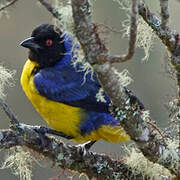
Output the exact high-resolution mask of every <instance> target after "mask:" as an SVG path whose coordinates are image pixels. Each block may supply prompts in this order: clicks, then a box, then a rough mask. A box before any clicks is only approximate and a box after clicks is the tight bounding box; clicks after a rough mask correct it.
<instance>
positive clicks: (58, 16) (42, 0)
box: [38, 0, 61, 21]
mask: <svg viewBox="0 0 180 180" xmlns="http://www.w3.org/2000/svg"><path fill="white" fill-rule="evenodd" d="M38 1H39V2H40V3H41V4H42V5H43V6H44V7H45V8H46V9H47V10H48V11H49V12H50V13H51V14H52V15H53V16H54V17H55V18H56V19H58V20H59V21H60V20H61V14H60V13H59V12H58V11H57V9H56V8H55V7H53V6H52V5H51V4H50V3H48V2H47V1H46V0H38Z"/></svg>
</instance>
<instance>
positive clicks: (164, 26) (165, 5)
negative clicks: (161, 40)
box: [160, 0, 169, 31]
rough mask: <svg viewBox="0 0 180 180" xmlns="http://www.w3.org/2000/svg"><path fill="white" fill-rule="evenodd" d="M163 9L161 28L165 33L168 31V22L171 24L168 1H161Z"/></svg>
mask: <svg viewBox="0 0 180 180" xmlns="http://www.w3.org/2000/svg"><path fill="white" fill-rule="evenodd" d="M160 7H161V22H162V23H161V27H162V29H163V30H164V31H168V22H169V9H168V0H160Z"/></svg>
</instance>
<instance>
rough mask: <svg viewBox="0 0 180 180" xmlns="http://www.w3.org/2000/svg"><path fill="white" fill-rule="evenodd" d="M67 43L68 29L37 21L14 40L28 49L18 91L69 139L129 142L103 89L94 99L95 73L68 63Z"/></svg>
mask: <svg viewBox="0 0 180 180" xmlns="http://www.w3.org/2000/svg"><path fill="white" fill-rule="evenodd" d="M73 43H74V41H73V38H72V37H71V36H70V35H69V33H67V32H65V31H63V30H61V29H60V28H58V27H57V26H55V25H51V24H41V25H39V26H37V27H36V28H35V29H34V30H33V31H32V34H31V37H30V38H27V39H25V40H24V41H22V42H21V43H20V45H21V46H23V47H25V48H28V49H29V53H28V59H27V61H26V62H25V64H24V67H23V70H22V74H21V79H20V82H21V86H22V89H23V91H24V92H25V94H26V96H27V97H28V99H29V100H30V101H31V103H32V105H33V106H34V107H35V109H36V111H37V112H38V113H39V114H40V115H41V116H42V118H43V119H44V120H45V121H46V122H47V124H48V125H49V126H50V128H51V129H53V130H55V131H57V132H59V133H61V134H62V135H64V136H65V137H70V139H72V140H73V141H75V142H78V143H84V142H88V141H90V142H96V141H98V140H105V141H108V142H113V143H117V142H126V141H129V140H130V137H129V135H128V134H127V133H126V132H125V130H124V129H123V128H122V127H121V126H120V125H119V123H118V121H117V120H116V119H115V118H114V117H113V116H112V115H111V113H110V111H109V104H110V103H111V101H110V99H109V98H108V96H107V95H106V93H105V92H104V93H103V96H104V99H105V101H103V102H101V101H97V98H96V95H97V93H98V92H99V90H100V88H102V87H101V85H100V83H99V81H98V78H97V75H96V73H93V77H92V75H90V74H87V75H86V77H85V73H86V72H85V71H80V69H81V68H82V64H81V63H79V64H78V65H77V66H76V67H75V66H74V65H73V60H74V58H73V53H74V51H73ZM77 49H78V47H77ZM84 77H85V81H84Z"/></svg>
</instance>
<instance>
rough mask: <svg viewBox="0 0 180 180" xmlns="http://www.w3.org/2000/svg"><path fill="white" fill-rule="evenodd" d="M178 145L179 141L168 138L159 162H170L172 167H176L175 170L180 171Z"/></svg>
mask: <svg viewBox="0 0 180 180" xmlns="http://www.w3.org/2000/svg"><path fill="white" fill-rule="evenodd" d="M178 147H179V142H177V141H176V140H171V139H168V141H167V147H166V149H164V150H162V155H161V157H160V158H159V162H161V163H162V162H163V163H164V164H168V165H169V167H170V168H171V169H174V171H178V169H179V166H180V165H179V164H180V158H179V157H180V150H179V149H178ZM178 153H179V154H178Z"/></svg>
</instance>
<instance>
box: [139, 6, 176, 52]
mask: <svg viewBox="0 0 180 180" xmlns="http://www.w3.org/2000/svg"><path fill="white" fill-rule="evenodd" d="M139 14H140V15H141V16H142V18H143V19H144V21H145V22H146V23H147V24H148V25H149V26H150V27H151V28H152V29H153V30H154V33H155V34H156V35H157V36H158V37H159V38H160V39H161V40H162V42H163V43H164V45H165V46H166V47H167V48H168V50H169V51H170V52H171V51H173V50H174V49H175V47H176V45H177V43H176V36H177V33H176V32H175V31H172V30H170V28H169V27H167V26H168V24H167V23H166V30H164V28H162V27H163V25H162V23H161V21H160V20H159V19H158V18H157V16H155V14H153V13H152V12H151V11H150V10H149V8H148V7H147V6H146V5H145V4H144V3H139ZM163 19H164V18H163ZM166 21H167V19H166V20H165V22H166ZM167 29H168V31H167Z"/></svg>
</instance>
